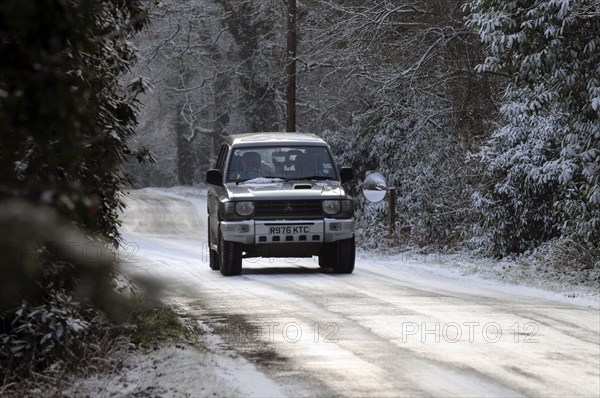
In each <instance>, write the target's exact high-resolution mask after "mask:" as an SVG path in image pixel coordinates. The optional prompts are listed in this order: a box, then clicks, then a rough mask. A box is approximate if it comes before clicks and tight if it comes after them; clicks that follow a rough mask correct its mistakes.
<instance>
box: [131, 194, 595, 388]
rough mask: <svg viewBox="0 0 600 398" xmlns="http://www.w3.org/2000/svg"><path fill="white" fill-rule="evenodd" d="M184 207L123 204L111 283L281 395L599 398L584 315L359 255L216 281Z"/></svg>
mask: <svg viewBox="0 0 600 398" xmlns="http://www.w3.org/2000/svg"><path fill="white" fill-rule="evenodd" d="M198 195H199V196H198ZM198 195H191V194H190V198H189V200H186V199H185V198H183V197H175V196H172V195H170V194H169V193H165V192H161V191H159V190H140V191H133V192H132V195H131V196H130V197H129V198H128V199H127V202H128V209H127V210H126V213H125V214H124V216H123V219H124V225H123V229H122V232H123V235H124V238H125V239H126V240H127V241H128V242H129V244H128V245H126V247H125V248H124V249H123V250H122V258H123V259H124V260H125V262H126V264H125V266H124V270H125V272H126V273H128V274H130V275H133V276H143V277H146V278H147V277H152V278H156V279H157V280H159V281H160V282H161V283H162V285H163V289H164V290H163V292H164V294H165V295H166V296H167V298H168V300H169V301H170V302H171V303H174V304H175V305H177V306H178V307H179V308H180V309H181V310H182V311H183V312H184V313H185V314H186V316H189V317H190V318H192V319H197V320H198V321H199V322H201V324H202V327H203V328H204V329H205V330H207V331H210V332H211V333H214V334H215V335H218V336H219V341H221V344H222V345H223V346H224V347H227V349H229V350H231V352H233V353H239V354H240V355H242V356H244V357H245V358H246V359H248V360H249V361H251V362H253V363H255V364H256V366H257V367H258V368H259V369H260V370H261V371H263V372H264V373H265V374H266V375H267V376H269V377H270V378H272V379H273V380H275V381H276V382H278V383H279V384H280V385H281V386H282V388H283V390H284V391H286V393H288V394H289V395H290V396H342V395H343V396H378V397H379V396H394V397H396V396H411V397H412V396H459V397H486V396H494V397H508V396H543V397H547V396H553V397H558V396H569V397H598V396H600V334H599V329H600V315H599V311H598V309H596V308H589V307H584V306H575V305H572V304H566V303H561V302H556V301H551V300H549V299H541V298H534V297H527V296H520V295H514V294H511V293H510V292H509V291H508V290H506V291H503V290H502V289H498V288H491V287H489V286H486V285H480V286H470V285H468V284H465V283H461V282H460V281H455V280H448V279H444V278H442V277H437V276H435V275H429V274H426V273H418V272H414V271H413V272H409V271H405V270H403V267H402V264H401V263H399V264H394V263H392V262H390V261H377V260H374V259H370V258H369V256H368V254H361V255H360V256H359V258H358V259H357V264H356V270H355V272H354V274H351V275H335V274H332V273H330V272H328V271H326V270H322V269H320V268H319V267H318V265H317V263H316V261H315V260H313V259H300V260H298V259H261V260H244V270H243V273H242V275H241V276H239V277H231V278H225V277H222V276H221V274H220V273H219V272H218V271H212V270H210V268H209V267H208V258H207V257H208V253H207V246H206V226H205V220H206V209H205V204H204V201H203V197H202V191H199V194H198Z"/></svg>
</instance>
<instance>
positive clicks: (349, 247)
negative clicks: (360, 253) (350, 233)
mask: <svg viewBox="0 0 600 398" xmlns="http://www.w3.org/2000/svg"><path fill="white" fill-rule="evenodd" d="M334 248H335V250H334V254H335V258H334V262H333V272H335V273H336V274H351V273H352V271H354V259H355V256H356V244H355V242H354V237H352V238H350V239H343V240H339V241H337V242H335V243H334Z"/></svg>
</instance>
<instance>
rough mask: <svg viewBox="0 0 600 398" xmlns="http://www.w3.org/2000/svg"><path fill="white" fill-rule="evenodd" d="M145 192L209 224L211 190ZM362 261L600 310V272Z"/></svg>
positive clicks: (456, 257) (440, 259) (413, 256)
mask: <svg viewBox="0 0 600 398" xmlns="http://www.w3.org/2000/svg"><path fill="white" fill-rule="evenodd" d="M144 191H147V192H156V193H160V194H162V195H167V196H172V197H175V198H179V199H184V200H186V201H188V202H190V203H192V205H194V207H195V208H196V211H197V213H198V215H199V216H200V217H202V218H203V219H205V218H206V217H207V212H206V187H190V186H178V187H172V188H146V189H144ZM357 259H359V260H360V259H363V260H366V259H369V260H370V261H375V262H376V263H377V264H378V265H382V266H385V267H401V268H402V269H403V270H404V271H412V272H416V273H427V274H432V275H437V276H439V277H443V278H447V279H452V280H456V281H460V282H462V283H465V284H469V285H473V284H476V285H484V286H487V287H489V288H491V289H496V290H499V291H503V292H506V293H514V294H519V295H527V296H531V297H539V298H545V299H550V300H557V301H561V302H565V303H571V304H575V305H582V306H591V307H594V308H600V279H599V278H600V270H595V273H596V278H595V280H593V279H590V278H589V277H587V278H583V274H582V273H578V272H576V271H575V270H573V269H570V268H568V267H565V269H564V270H557V269H556V268H554V267H551V266H547V265H545V264H543V263H541V262H539V261H527V260H494V259H489V258H481V257H478V256H476V255H474V254H472V253H468V252H464V253H459V254H437V253H433V254H422V253H419V252H417V251H416V250H412V251H401V252H399V253H397V254H392V255H390V254H378V253H373V252H365V251H361V250H360V249H359V250H358V253H357Z"/></svg>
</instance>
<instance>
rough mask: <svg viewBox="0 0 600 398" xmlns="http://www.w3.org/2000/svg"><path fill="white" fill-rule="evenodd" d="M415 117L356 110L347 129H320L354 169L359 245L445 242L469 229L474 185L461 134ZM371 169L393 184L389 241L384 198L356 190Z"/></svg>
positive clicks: (465, 234)
mask: <svg viewBox="0 0 600 398" xmlns="http://www.w3.org/2000/svg"><path fill="white" fill-rule="evenodd" d="M418 122H419V121H418V120H417V119H415V118H411V117H409V116H406V117H402V116H401V115H396V116H395V117H393V118H379V119H377V118H374V117H373V116H368V115H361V116H356V117H355V118H354V122H353V124H352V126H351V127H349V128H348V129H339V130H337V131H327V132H326V133H325V139H327V141H328V142H330V144H331V145H332V147H333V149H334V152H335V153H336V154H337V158H338V163H340V164H345V165H351V166H352V167H353V168H354V170H355V174H356V177H357V181H358V182H359V184H358V185H357V186H356V187H355V191H354V192H353V193H354V194H355V195H356V197H357V200H356V204H357V217H356V219H357V222H358V225H357V228H358V230H359V238H360V243H362V244H363V246H364V247H374V246H381V244H386V243H387V244H388V245H389V244H399V243H401V244H404V245H407V244H416V245H421V246H424V245H437V246H445V245H449V244H450V245H451V244H456V243H458V242H459V241H461V240H462V239H464V238H465V237H468V236H469V234H470V232H469V231H470V228H471V227H470V225H471V223H472V222H473V217H472V214H473V212H472V209H471V203H470V199H469V198H470V195H471V194H472V192H473V188H472V187H471V177H470V175H469V171H468V170H469V169H468V168H467V167H465V166H464V151H463V150H462V148H461V143H460V140H459V139H453V138H452V137H451V136H445V137H444V136H440V134H439V132H438V131H437V130H436V129H434V128H428V127H427V126H421V128H419V126H418ZM370 171H377V172H380V173H382V174H383V175H384V176H385V177H386V179H387V180H388V185H389V186H393V187H395V188H396V193H397V202H396V209H397V217H396V220H397V222H396V228H395V229H396V234H395V236H394V237H393V238H392V239H391V241H386V239H388V236H387V231H388V229H387V214H388V210H387V206H386V202H385V201H384V202H382V203H379V204H369V203H368V202H366V200H365V199H364V198H363V197H362V195H361V194H360V188H361V187H360V181H362V179H364V177H365V176H366V175H367V173H368V172H370Z"/></svg>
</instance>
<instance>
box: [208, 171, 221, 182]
mask: <svg viewBox="0 0 600 398" xmlns="http://www.w3.org/2000/svg"><path fill="white" fill-rule="evenodd" d="M206 182H207V183H208V184H211V185H223V174H221V170H218V169H211V170H208V171H207V172H206Z"/></svg>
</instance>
